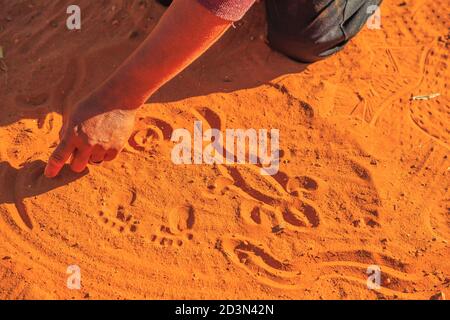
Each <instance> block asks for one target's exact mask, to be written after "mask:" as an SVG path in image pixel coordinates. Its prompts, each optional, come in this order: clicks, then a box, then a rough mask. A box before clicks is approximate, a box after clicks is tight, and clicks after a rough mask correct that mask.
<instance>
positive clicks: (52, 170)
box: [44, 140, 75, 178]
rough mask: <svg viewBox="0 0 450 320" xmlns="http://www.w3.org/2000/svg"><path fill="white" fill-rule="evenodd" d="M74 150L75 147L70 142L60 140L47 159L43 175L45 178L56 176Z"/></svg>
mask: <svg viewBox="0 0 450 320" xmlns="http://www.w3.org/2000/svg"><path fill="white" fill-rule="evenodd" d="M74 150H75V147H74V146H73V145H72V144H71V143H67V142H66V140H62V141H61V143H60V144H59V145H58V146H57V147H56V149H55V151H54V152H53V154H52V155H51V156H50V158H49V160H48V163H47V166H46V168H45V172H44V174H45V176H46V177H47V178H54V177H56V176H57V175H58V174H59V172H60V171H61V169H62V167H63V166H64V164H65V163H66V162H67V160H69V158H70V156H71V155H72V153H73V151H74Z"/></svg>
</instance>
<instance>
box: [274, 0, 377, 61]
mask: <svg viewBox="0 0 450 320" xmlns="http://www.w3.org/2000/svg"><path fill="white" fill-rule="evenodd" d="M381 2H382V0H350V1H337V0H330V1H328V2H327V1H322V2H321V3H322V4H323V6H324V7H320V6H319V5H318V4H317V3H318V1H314V0H313V1H311V0H308V1H306V0H287V1H285V2H277V0H266V5H267V14H268V24H269V30H268V40H269V44H270V46H271V47H272V48H273V49H275V50H277V51H280V52H281V53H283V54H285V55H287V56H289V57H291V58H293V59H295V60H297V61H301V62H306V63H311V62H316V61H319V60H322V59H324V58H327V57H329V56H331V55H333V54H334V53H336V52H338V51H340V50H341V49H342V48H344V47H345V45H346V44H347V43H348V41H349V40H350V39H351V38H353V37H354V36H355V35H356V34H357V33H358V32H359V31H360V30H361V29H362V27H363V26H364V24H365V23H366V22H367V20H368V19H369V17H370V16H371V15H372V14H373V7H374V6H376V5H379V4H380V3H381ZM293 4H296V7H295V6H293ZM293 8H297V9H296V10H297V11H295V10H294V11H292V9H293ZM295 12H297V14H295Z"/></svg>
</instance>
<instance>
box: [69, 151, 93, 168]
mask: <svg viewBox="0 0 450 320" xmlns="http://www.w3.org/2000/svg"><path fill="white" fill-rule="evenodd" d="M91 153H92V148H91V147H85V148H82V149H77V150H76V151H75V152H74V154H73V158H72V162H71V163H70V168H71V169H72V171H74V172H77V173H81V172H83V171H84V169H86V167H87V164H88V163H89V159H90V158H91Z"/></svg>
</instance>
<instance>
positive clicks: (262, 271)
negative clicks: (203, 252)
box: [220, 237, 301, 289]
mask: <svg viewBox="0 0 450 320" xmlns="http://www.w3.org/2000/svg"><path fill="white" fill-rule="evenodd" d="M220 243H221V250H222V252H223V253H224V254H225V256H226V257H227V259H229V260H230V261H231V262H233V263H234V264H235V265H236V266H238V267H240V268H242V269H244V270H245V271H246V272H247V273H249V274H250V275H251V276H252V277H254V278H255V279H256V280H257V281H259V282H261V283H262V284H265V285H268V286H272V287H276V288H281V289H295V288H296V287H297V286H298V285H299V284H300V280H301V279H300V272H299V271H295V270H294V268H293V267H292V266H291V265H290V264H289V263H286V262H284V261H281V259H278V258H277V257H275V256H274V255H273V254H272V253H271V252H270V249H268V248H266V247H264V246H263V245H260V244H255V243H254V242H252V241H251V240H247V239H245V238H239V239H238V238H234V237H233V238H227V239H224V240H222V241H221V242H220Z"/></svg>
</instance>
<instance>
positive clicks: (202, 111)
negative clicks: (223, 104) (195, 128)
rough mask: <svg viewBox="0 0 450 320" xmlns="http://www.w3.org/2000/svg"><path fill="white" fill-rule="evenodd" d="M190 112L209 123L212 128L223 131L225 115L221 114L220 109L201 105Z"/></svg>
mask: <svg viewBox="0 0 450 320" xmlns="http://www.w3.org/2000/svg"><path fill="white" fill-rule="evenodd" d="M190 112H191V113H192V115H194V116H195V117H196V118H197V119H198V120H200V121H202V122H203V123H205V124H207V125H208V126H209V128H210V129H218V130H221V131H222V130H223V129H224V128H223V125H224V120H223V119H222V118H223V116H221V115H220V114H219V112H218V111H215V110H213V109H211V108H209V107H199V108H196V109H192V110H190Z"/></svg>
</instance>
